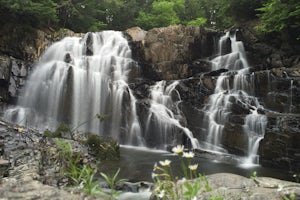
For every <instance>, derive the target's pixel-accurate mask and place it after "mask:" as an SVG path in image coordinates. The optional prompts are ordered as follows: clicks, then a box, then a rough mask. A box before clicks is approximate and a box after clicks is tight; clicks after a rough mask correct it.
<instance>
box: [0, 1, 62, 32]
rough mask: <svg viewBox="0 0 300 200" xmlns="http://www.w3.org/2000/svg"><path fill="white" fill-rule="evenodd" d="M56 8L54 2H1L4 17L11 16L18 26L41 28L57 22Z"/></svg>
mask: <svg viewBox="0 0 300 200" xmlns="http://www.w3.org/2000/svg"><path fill="white" fill-rule="evenodd" d="M56 6H57V4H56V3H54V2H53V1H52V0H26V1H25V0H0V10H1V14H2V15H6V16H9V18H10V20H13V21H14V22H15V23H17V24H22V23H25V24H30V25H31V26H32V27H41V26H45V25H48V24H49V23H51V22H57V20H58V18H57V15H56Z"/></svg>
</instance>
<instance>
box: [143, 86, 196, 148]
mask: <svg viewBox="0 0 300 200" xmlns="http://www.w3.org/2000/svg"><path fill="white" fill-rule="evenodd" d="M178 83H179V82H178V81H174V82H173V83H172V84H170V85H168V86H167V85H166V81H159V82H157V83H156V84H155V85H154V86H152V87H151V93H150V95H151V105H150V108H149V115H148V119H147V123H146V134H150V133H149V132H150V129H153V127H156V128H155V132H156V133H155V135H156V136H157V138H156V139H155V142H156V143H159V144H160V145H165V144H172V143H173V145H175V144H176V142H177V141H176V137H178V135H175V136H172V135H171V134H172V133H173V134H174V133H175V134H176V132H177V131H175V130H174V129H179V130H181V131H182V132H183V133H184V136H185V137H187V138H188V140H189V142H190V144H191V145H192V146H191V147H192V148H193V149H199V148H200V145H199V143H198V140H197V139H196V138H194V137H193V133H192V132H191V131H190V130H189V129H188V128H186V127H183V126H182V125H181V124H180V119H181V118H182V116H181V114H180V113H181V111H180V110H179V108H178V103H179V102H180V101H181V99H180V95H179V93H178V91H177V90H176V89H175V87H176V86H177V85H178ZM172 94H175V95H176V98H177V101H176V102H173V100H172ZM151 135H152V137H153V135H154V134H151ZM146 137H147V135H146ZM168 140H174V141H173V142H172V141H168ZM179 140H182V139H179ZM163 148H166V147H163Z"/></svg>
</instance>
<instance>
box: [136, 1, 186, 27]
mask: <svg viewBox="0 0 300 200" xmlns="http://www.w3.org/2000/svg"><path fill="white" fill-rule="evenodd" d="M179 22H180V20H179V18H178V16H177V14H176V12H175V10H174V2H170V1H154V2H153V3H152V9H151V11H150V13H145V12H140V13H139V16H138V18H137V19H136V23H137V25H139V26H141V27H143V28H145V29H150V28H154V27H164V26H169V25H172V24H177V23H179Z"/></svg>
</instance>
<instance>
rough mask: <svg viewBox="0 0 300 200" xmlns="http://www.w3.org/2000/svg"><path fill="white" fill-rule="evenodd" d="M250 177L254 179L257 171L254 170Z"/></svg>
mask: <svg viewBox="0 0 300 200" xmlns="http://www.w3.org/2000/svg"><path fill="white" fill-rule="evenodd" d="M250 178H251V179H256V178H257V173H256V171H254V172H253V173H252V175H251V177H250Z"/></svg>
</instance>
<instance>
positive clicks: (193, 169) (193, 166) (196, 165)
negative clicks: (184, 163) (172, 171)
mask: <svg viewBox="0 0 300 200" xmlns="http://www.w3.org/2000/svg"><path fill="white" fill-rule="evenodd" d="M197 168H198V164H195V165H189V169H190V170H191V171H195V170H196V169H197Z"/></svg>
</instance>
